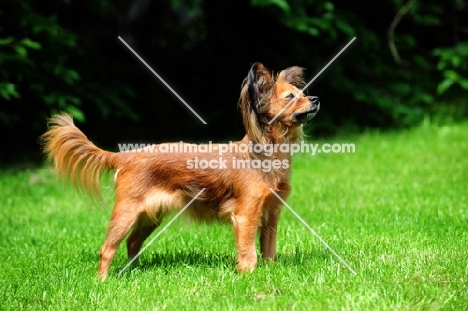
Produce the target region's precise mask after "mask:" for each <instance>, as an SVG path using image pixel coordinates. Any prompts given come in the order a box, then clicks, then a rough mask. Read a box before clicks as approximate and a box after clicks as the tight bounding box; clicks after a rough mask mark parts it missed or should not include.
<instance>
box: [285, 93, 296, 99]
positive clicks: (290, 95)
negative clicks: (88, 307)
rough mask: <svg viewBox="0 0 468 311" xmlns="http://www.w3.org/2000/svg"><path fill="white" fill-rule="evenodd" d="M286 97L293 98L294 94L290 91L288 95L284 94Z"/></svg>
mask: <svg viewBox="0 0 468 311" xmlns="http://www.w3.org/2000/svg"><path fill="white" fill-rule="evenodd" d="M286 98H289V99H293V98H294V94H293V93H290V94H289V95H288V96H286Z"/></svg>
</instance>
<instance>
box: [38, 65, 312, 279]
mask: <svg viewBox="0 0 468 311" xmlns="http://www.w3.org/2000/svg"><path fill="white" fill-rule="evenodd" d="M304 85H305V83H304V79H303V69H302V68H301V67H296V66H294V67H290V68H287V69H285V70H283V71H281V72H279V74H276V75H275V74H273V73H272V72H271V71H270V70H268V69H267V68H266V67H265V66H264V65H263V64H261V63H255V64H253V65H252V67H251V68H250V70H249V72H248V75H247V77H246V78H245V79H244V81H243V83H242V85H241V94H240V98H239V107H240V110H241V114H242V119H243V123H244V126H245V130H246V134H245V136H244V138H243V139H242V140H241V141H237V142H231V143H229V144H215V145H213V146H212V150H211V151H208V152H201V151H199V150H194V149H193V148H192V147H194V146H195V147H196V146H197V145H193V144H184V143H181V144H179V145H180V146H181V147H184V148H185V147H191V148H192V149H191V150H190V151H189V152H178V153H168V152H145V150H142V149H140V150H134V152H116V153H113V152H110V151H105V150H102V149H100V148H98V147H97V146H95V145H94V144H93V143H92V142H91V141H90V140H88V138H87V137H86V136H85V135H84V134H83V133H82V132H81V131H80V130H79V129H78V128H77V127H76V126H75V125H74V123H73V120H72V118H71V117H70V116H69V115H67V114H58V115H55V116H53V117H52V118H51V119H50V120H49V128H48V131H47V132H46V133H45V134H43V135H42V137H41V140H42V144H43V151H44V153H45V154H46V155H47V156H48V159H51V160H53V161H54V164H55V169H56V172H57V174H58V175H59V177H61V178H63V179H64V180H69V181H71V183H72V184H73V185H74V187H75V188H76V189H77V190H78V191H79V192H81V191H83V192H85V193H87V194H89V195H90V196H91V197H94V198H101V186H100V176H101V174H102V173H103V172H104V171H114V170H115V171H117V172H116V173H115V178H114V181H115V192H116V200H115V205H114V209H113V211H112V215H111V219H110V224H109V226H108V230H107V236H106V239H105V242H104V244H103V246H102V248H101V251H100V253H99V254H100V263H99V269H98V278H99V279H102V280H104V279H106V278H107V276H108V271H109V266H110V265H111V262H112V260H113V258H114V255H115V253H116V251H117V248H118V247H119V245H120V243H121V242H122V241H123V239H124V238H125V237H126V236H127V235H128V234H129V232H130V231H131V233H130V234H129V235H128V238H127V252H128V256H129V258H134V257H135V256H137V255H138V253H139V251H140V249H141V247H142V244H143V242H144V241H145V239H146V238H148V236H149V235H150V234H151V233H152V232H153V231H154V230H155V229H156V228H157V227H158V226H159V224H160V223H161V220H162V219H163V217H164V215H166V214H167V213H168V212H170V211H174V210H180V209H182V208H183V207H184V206H186V205H187V204H188V203H191V204H190V205H189V206H188V207H187V212H188V213H189V214H190V215H191V216H192V217H193V218H194V219H196V220H200V221H206V222H210V221H216V220H220V221H226V222H230V223H232V226H233V229H234V230H233V231H234V236H235V244H236V250H237V269H238V270H239V271H240V272H251V271H253V270H254V269H255V267H256V265H257V255H256V247H255V238H256V235H257V230H258V229H259V230H260V248H261V254H262V257H263V259H264V260H267V261H268V260H273V261H274V260H276V230H277V225H278V220H279V216H280V211H281V208H282V203H281V201H280V200H279V199H278V198H277V197H276V196H275V193H276V194H277V195H279V196H280V197H281V198H282V199H283V200H286V199H287V197H288V195H289V193H290V191H291V186H290V176H291V169H290V161H291V153H290V152H285V151H284V150H283V148H275V149H274V152H273V153H268V155H267V153H266V152H264V150H266V147H267V146H279V145H283V146H288V145H291V144H294V143H297V142H298V141H300V140H301V139H303V126H304V124H306V123H307V122H308V121H309V120H311V119H312V118H313V117H314V116H315V114H316V113H317V112H318V110H319V108H320V101H319V98H318V97H317V96H306V95H304V93H303V92H302V90H301V88H302V87H304ZM272 120H274V121H273V122H270V121H272ZM155 146H156V147H159V148H160V149H162V148H163V147H171V146H172V147H174V146H175V143H168V144H159V145H155ZM249 146H250V147H252V146H254V147H255V148H247V147H249ZM262 147H265V149H264V150H263V151H259V150H260V149H262ZM188 149H190V148H188ZM221 149H223V150H225V152H224V153H223V154H222V160H223V163H222V164H223V166H224V167H215V168H204V169H203V168H200V167H194V163H195V162H194V160H195V159H198V160H199V162H197V163H201V162H200V161H203V160H204V161H205V162H204V163H205V164H206V163H211V164H213V163H216V161H218V160H220V153H219V150H221ZM282 150H283V151H282ZM239 161H242V164H243V166H242V168H239V167H237V166H240V165H237V164H238V163H239ZM262 161H264V162H265V161H273V165H268V167H269V168H270V169H269V170H268V169H265V167H267V166H262V165H261V164H260V163H262ZM275 161H276V162H275ZM249 163H250V164H253V163H256V164H257V166H255V165H250V166H249V165H248V164H249ZM265 163H266V162H265ZM275 163H276V165H275ZM246 164H247V165H246ZM272 191H274V192H275V193H273V192H272ZM194 198H195V200H193V199H194ZM191 201H193V202H191Z"/></svg>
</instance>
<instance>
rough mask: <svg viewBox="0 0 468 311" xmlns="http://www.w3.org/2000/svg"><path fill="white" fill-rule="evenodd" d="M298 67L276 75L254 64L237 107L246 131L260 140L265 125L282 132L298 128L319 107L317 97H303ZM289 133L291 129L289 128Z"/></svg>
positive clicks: (301, 77) (301, 74)
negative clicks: (275, 127) (276, 127)
mask: <svg viewBox="0 0 468 311" xmlns="http://www.w3.org/2000/svg"><path fill="white" fill-rule="evenodd" d="M304 86H305V82H304V79H303V72H302V68H300V67H290V68H287V69H285V70H283V71H281V72H280V73H279V74H278V75H277V76H273V74H272V73H271V72H270V71H269V70H268V69H267V68H265V66H263V64H261V63H255V64H253V66H252V67H251V68H250V71H249V74H248V76H247V77H246V78H245V80H244V82H243V84H242V91H241V98H240V102H239V104H240V107H241V110H242V116H243V121H244V126H245V128H246V130H247V134H248V135H249V136H250V138H251V139H252V140H254V141H255V142H262V137H263V136H264V134H265V133H264V131H265V129H266V128H269V127H270V126H269V125H272V126H275V123H276V124H277V125H278V127H279V128H282V129H284V128H285V130H286V131H288V130H290V129H294V128H300V127H301V126H302V125H303V124H305V123H306V122H307V121H309V120H311V119H312V118H313V117H314V116H315V114H316V113H317V112H318V111H319V109H320V101H319V98H318V97H317V96H305V95H304V93H303V92H302V91H301V89H302V88H303V87H304ZM291 132H292V131H291Z"/></svg>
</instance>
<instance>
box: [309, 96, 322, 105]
mask: <svg viewBox="0 0 468 311" xmlns="http://www.w3.org/2000/svg"><path fill="white" fill-rule="evenodd" d="M309 101H310V102H311V103H312V104H316V105H318V104H319V103H320V99H319V98H318V96H311V97H309Z"/></svg>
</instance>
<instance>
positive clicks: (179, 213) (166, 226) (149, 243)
mask: <svg viewBox="0 0 468 311" xmlns="http://www.w3.org/2000/svg"><path fill="white" fill-rule="evenodd" d="M205 189H206V188H203V189H202V190H200V192H198V193H197V195H196V196H194V197H193V199H192V200H190V202H188V203H187V205H185V206H184V208H183V209H181V210H180V212H178V213H177V215H175V216H174V218H172V219H171V221H169V223H168V224H167V225H165V226H164V228H162V229H161V231H159V232H158V234H156V235H155V236H154V237H153V238H152V239H151V240H150V241H149V242H148V243H147V244H146V245H145V247H143V248H142V249H141V250H140V251H139V252H138V254H136V255H135V257H133V258H132V260H130V261H129V262H128V263H127V264H126V265H125V267H123V268H122V270H120V271H119V273H117V276H119V275H121V274H122V272H124V271H125V270H126V269H127V268H128V267H129V266H130V265H131V264H132V263H133V262H134V261H135V260H136V259H137V258H138V256H140V255H141V254H142V253H143V252H144V251H145V250H146V249H147V248H148V247H149V246H150V245H151V243H153V242H154V240H156V239H157V238H158V237H159V236H160V235H161V234H162V233H163V232H164V231H165V230H166V229H167V228H168V227H169V226H170V225H171V224H172V223H173V222H174V221H175V220H176V219H177V218H178V217H179V216H180V215H181V214H182V213H183V212H184V211H185V210H186V209H187V208H188V207H189V206H190V204H192V203H193V201H195V200H196V199H197V198H198V197H199V196H200V194H202V192H203V191H205Z"/></svg>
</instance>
